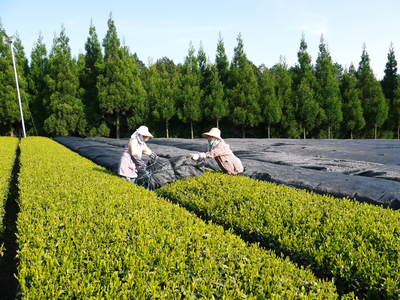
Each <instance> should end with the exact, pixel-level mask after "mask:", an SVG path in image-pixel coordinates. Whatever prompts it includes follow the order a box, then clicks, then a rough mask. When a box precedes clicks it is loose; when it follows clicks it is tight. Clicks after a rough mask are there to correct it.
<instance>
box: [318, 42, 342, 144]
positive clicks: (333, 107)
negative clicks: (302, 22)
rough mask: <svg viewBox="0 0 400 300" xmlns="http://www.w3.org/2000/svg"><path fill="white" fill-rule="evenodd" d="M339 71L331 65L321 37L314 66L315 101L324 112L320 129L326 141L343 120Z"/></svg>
mask: <svg viewBox="0 0 400 300" xmlns="http://www.w3.org/2000/svg"><path fill="white" fill-rule="evenodd" d="M339 72H340V71H339V70H337V69H336V68H335V66H334V64H333V63H332V59H331V56H330V54H329V51H328V49H327V46H326V44H325V43H324V41H323V38H322V37H321V43H320V45H319V53H318V58H317V62H316V66H315V73H316V79H317V91H316V99H317V101H318V103H319V105H320V107H321V109H322V110H323V112H324V116H325V119H323V120H321V126H320V128H322V129H327V130H328V139H330V138H332V137H333V136H334V134H333V132H332V131H333V130H334V129H338V128H339V126H340V123H341V122H342V120H343V114H342V99H341V98H340V97H341V95H340V89H339V80H338V77H340V73H339Z"/></svg>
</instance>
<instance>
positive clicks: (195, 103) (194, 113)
mask: <svg viewBox="0 0 400 300" xmlns="http://www.w3.org/2000/svg"><path fill="white" fill-rule="evenodd" d="M194 52H195V50H194V47H193V45H192V44H190V46H189V50H188V54H187V56H186V58H185V63H184V65H183V66H182V68H181V71H182V76H181V78H180V95H179V101H178V117H179V119H180V120H181V121H182V122H183V123H190V137H191V138H192V139H193V138H194V132H193V123H194V122H197V121H200V119H201V116H202V112H201V109H200V101H201V98H202V95H203V91H202V90H201V87H200V84H201V73H200V69H199V66H198V60H197V58H196V56H195V55H194Z"/></svg>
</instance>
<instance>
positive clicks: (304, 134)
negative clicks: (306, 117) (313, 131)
mask: <svg viewBox="0 0 400 300" xmlns="http://www.w3.org/2000/svg"><path fill="white" fill-rule="evenodd" d="M303 139H306V128H305V127H304V128H303Z"/></svg>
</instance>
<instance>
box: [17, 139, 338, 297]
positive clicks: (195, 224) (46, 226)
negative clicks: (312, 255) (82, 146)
mask: <svg viewBox="0 0 400 300" xmlns="http://www.w3.org/2000/svg"><path fill="white" fill-rule="evenodd" d="M19 182H20V185H19V187H20V203H21V210H20V213H19V215H18V222H17V223H18V224H17V225H18V243H19V247H20V250H19V254H18V256H19V260H20V262H19V268H18V280H19V283H20V287H21V294H22V297H23V298H26V299H49V298H50V299H53V298H73V299H76V298H79V299H86V298H93V299H100V298H102V299H159V298H169V299H178V298H179V299H182V298H184V299H188V298H190V299H197V298H206V299H212V298H222V299H239V298H249V299H253V298H257V297H258V298H259V299H260V298H262V299H264V298H275V299H276V298H286V299H337V298H338V294H337V293H336V290H335V286H334V285H333V284H332V283H331V282H325V281H321V280H319V279H316V278H315V277H314V275H313V274H312V272H311V271H309V270H305V269H301V268H298V267H297V266H295V265H294V264H293V263H291V262H290V261H288V260H283V259H281V258H278V257H277V256H276V255H275V254H274V253H273V252H272V251H264V250H262V249H260V248H259V247H258V246H256V245H254V244H250V245H248V244H247V243H245V242H244V241H243V240H241V239H240V238H239V237H237V236H235V235H233V234H232V233H229V232H226V231H224V229H223V228H222V227H221V226H218V225H214V224H206V223H205V222H204V221H202V220H201V219H199V218H197V217H196V216H194V215H192V214H191V213H189V212H188V211H186V210H185V209H184V208H181V207H179V206H178V205H175V204H172V203H170V202H169V201H167V200H165V199H163V198H159V197H157V195H156V194H155V193H154V192H151V191H148V190H145V189H143V188H141V187H138V186H136V185H133V184H131V183H130V182H128V181H126V180H124V179H121V178H118V177H116V176H114V175H112V174H111V173H109V172H108V171H106V170H105V169H103V168H101V167H99V166H97V165H95V164H93V163H92V162H90V161H88V160H87V159H84V158H82V157H80V156H78V155H77V154H75V153H73V152H71V151H69V150H67V149H66V148H64V147H63V146H61V145H59V144H57V143H55V142H53V141H51V140H49V139H45V138H27V139H24V140H23V141H22V144H21V175H20V181H19Z"/></svg>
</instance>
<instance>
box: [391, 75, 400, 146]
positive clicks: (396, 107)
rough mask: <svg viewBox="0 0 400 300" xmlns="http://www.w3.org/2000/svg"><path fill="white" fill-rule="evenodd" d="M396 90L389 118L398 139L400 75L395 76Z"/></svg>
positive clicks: (399, 125)
mask: <svg viewBox="0 0 400 300" xmlns="http://www.w3.org/2000/svg"><path fill="white" fill-rule="evenodd" d="M396 79H397V84H396V89H395V90H394V95H393V103H392V104H393V105H392V109H391V116H392V121H393V125H394V127H395V129H396V133H397V139H398V140H399V139H400V75H397V78H396Z"/></svg>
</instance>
